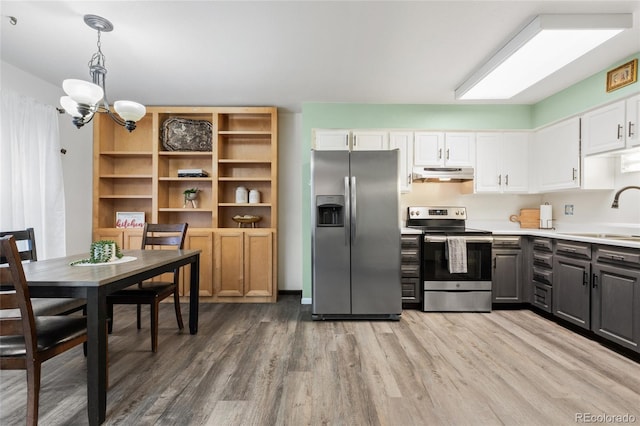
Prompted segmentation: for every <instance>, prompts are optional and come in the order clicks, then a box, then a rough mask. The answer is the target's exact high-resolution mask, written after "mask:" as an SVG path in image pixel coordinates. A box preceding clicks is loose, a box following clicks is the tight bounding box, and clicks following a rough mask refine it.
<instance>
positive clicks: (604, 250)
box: [593, 246, 640, 268]
mask: <svg viewBox="0 0 640 426" xmlns="http://www.w3.org/2000/svg"><path fill="white" fill-rule="evenodd" d="M593 257H594V259H595V260H596V261H597V262H599V263H613V264H617V265H624V266H629V267H632V268H640V249H625V248H622V247H612V246H596V249H595V251H594V255H593Z"/></svg>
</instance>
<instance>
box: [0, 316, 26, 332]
mask: <svg viewBox="0 0 640 426" xmlns="http://www.w3.org/2000/svg"><path fill="white" fill-rule="evenodd" d="M23 327H24V324H23V323H22V317H20V316H18V317H15V316H13V317H10V318H2V322H0V336H22V334H23V333H24V328H23Z"/></svg>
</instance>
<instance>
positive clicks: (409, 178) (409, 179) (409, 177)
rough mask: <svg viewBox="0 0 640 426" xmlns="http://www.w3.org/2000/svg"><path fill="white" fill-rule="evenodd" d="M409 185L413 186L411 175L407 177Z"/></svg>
mask: <svg viewBox="0 0 640 426" xmlns="http://www.w3.org/2000/svg"><path fill="white" fill-rule="evenodd" d="M407 185H411V173H409V174H408V175H407Z"/></svg>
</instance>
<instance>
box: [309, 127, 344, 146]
mask: <svg viewBox="0 0 640 426" xmlns="http://www.w3.org/2000/svg"><path fill="white" fill-rule="evenodd" d="M313 136H314V140H313V149H316V150H318V151H349V130H314V132H313Z"/></svg>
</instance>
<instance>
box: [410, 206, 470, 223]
mask: <svg viewBox="0 0 640 426" xmlns="http://www.w3.org/2000/svg"><path fill="white" fill-rule="evenodd" d="M407 217H408V218H409V219H462V220H466V219H467V209H466V207H408V212H407Z"/></svg>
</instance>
